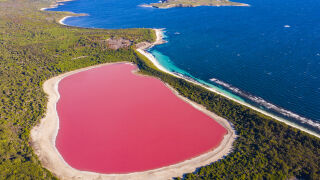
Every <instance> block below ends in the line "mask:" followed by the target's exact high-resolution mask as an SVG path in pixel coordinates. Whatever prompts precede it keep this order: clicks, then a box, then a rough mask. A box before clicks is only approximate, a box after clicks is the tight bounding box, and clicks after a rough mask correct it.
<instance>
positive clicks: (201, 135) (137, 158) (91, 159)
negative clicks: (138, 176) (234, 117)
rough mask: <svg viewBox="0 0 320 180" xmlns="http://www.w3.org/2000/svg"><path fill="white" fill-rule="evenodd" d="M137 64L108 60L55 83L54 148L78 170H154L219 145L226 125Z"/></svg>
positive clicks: (125, 171)
mask: <svg viewBox="0 0 320 180" xmlns="http://www.w3.org/2000/svg"><path fill="white" fill-rule="evenodd" d="M135 69H136V66H134V65H131V64H125V63H121V64H111V65H105V66H101V67H98V68H94V69H90V70H87V71H83V72H80V73H76V74H74V75H71V76H68V77H66V78H64V79H62V80H61V82H60V83H59V93H60V100H59V101H58V104H57V111H58V115H59V122H60V129H59V132H58V136H57V139H56V147H57V149H58V151H59V152H60V154H61V155H62V157H63V158H64V160H65V161H66V162H67V163H68V164H69V165H71V166H72V167H74V168H76V169H79V170H87V171H94V172H100V173H129V172H137V171H145V170H151V169H156V168H160V167H164V166H168V165H172V164H176V163H179V162H182V161H184V160H187V159H191V158H193V157H196V156H198V155H200V154H202V153H205V152H208V151H209V150H211V149H213V148H215V147H217V146H218V145H219V143H220V142H221V140H222V139H223V136H224V135H225V134H226V133H227V131H226V129H225V128H223V127H222V126H221V125H220V124H218V123H217V122H215V121H214V120H213V119H212V118H210V117H209V116H207V115H205V114H204V113H202V112H201V111H199V110H197V109H195V108H194V107H192V106H191V105H190V104H188V103H186V102H184V101H183V100H181V99H180V98H178V97H177V96H176V95H175V94H174V93H172V91H171V90H170V89H169V88H168V87H166V86H165V84H164V83H163V82H161V81H160V80H158V79H156V78H152V77H146V76H141V75H136V74H133V73H132V71H133V70H135Z"/></svg>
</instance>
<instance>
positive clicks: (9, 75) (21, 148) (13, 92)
mask: <svg viewBox="0 0 320 180" xmlns="http://www.w3.org/2000/svg"><path fill="white" fill-rule="evenodd" d="M45 6H48V4H46V3H41V2H39V1H35V2H34V1H31V0H25V1H24V0H17V1H7V2H1V3H0V179H54V177H53V176H52V174H51V173H50V172H49V171H47V170H45V169H44V168H42V167H41V165H40V162H39V161H38V159H37V157H36V156H35V154H34V153H33V151H32V148H31V147H30V145H29V134H30V130H31V128H32V127H33V126H35V125H36V124H37V123H38V122H39V120H40V119H41V118H42V117H43V116H44V113H45V110H46V103H47V99H46V95H45V94H44V92H43V90H42V84H43V82H44V81H45V80H47V79H49V78H50V77H53V76H56V75H58V74H60V73H63V72H66V71H70V70H74V69H78V68H81V67H85V66H91V65H94V64H98V63H104V62H114V61H124V60H126V61H132V62H135V61H136V56H135V53H134V51H133V50H132V49H131V48H130V47H128V48H126V49H119V50H111V49H108V48H107V46H106V41H105V40H106V39H109V38H118V37H122V38H125V39H128V40H130V41H131V42H132V44H133V45H134V44H135V43H138V42H142V41H150V42H151V41H153V40H154V37H155V36H154V33H153V31H151V30H149V29H129V30H93V29H84V28H72V27H64V26H61V25H59V24H57V23H55V21H56V20H57V19H59V18H61V17H62V16H64V14H63V13H54V12H41V11H37V9H39V7H45ZM81 56H84V57H82V58H77V57H81Z"/></svg>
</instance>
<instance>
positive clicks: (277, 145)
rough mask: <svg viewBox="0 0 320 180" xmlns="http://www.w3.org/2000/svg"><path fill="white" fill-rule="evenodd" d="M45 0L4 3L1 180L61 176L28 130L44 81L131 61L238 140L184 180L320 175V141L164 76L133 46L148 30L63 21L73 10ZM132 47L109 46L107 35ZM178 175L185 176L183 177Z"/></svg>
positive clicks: (42, 99)
mask: <svg viewBox="0 0 320 180" xmlns="http://www.w3.org/2000/svg"><path fill="white" fill-rule="evenodd" d="M49 5H50V2H49V1H45V0H0V179H56V177H54V175H53V174H52V173H50V172H49V171H48V170H46V169H44V168H43V167H41V164H40V162H39V160H38V159H37V157H36V155H35V154H34V153H33V150H32V148H31V146H30V144H29V143H30V139H29V138H30V137H29V133H30V130H31V128H32V127H33V126H35V125H36V124H37V123H39V121H40V119H41V118H43V116H44V114H45V111H46V103H47V97H46V94H45V93H44V92H43V90H42V84H43V83H44V81H46V80H47V79H49V78H51V77H53V76H56V75H58V74H61V73H63V72H67V71H71V70H74V69H78V68H81V67H86V66H91V65H95V64H99V63H105V62H116V61H130V62H133V63H135V64H137V65H138V67H139V68H140V70H141V73H144V74H147V75H151V76H155V77H158V78H160V79H161V80H162V81H164V82H166V83H168V84H170V85H171V86H172V87H174V88H176V89H177V91H178V92H179V93H181V94H182V95H183V96H185V97H187V98H189V99H191V100H193V101H195V102H197V103H199V104H201V105H203V106H205V107H207V108H208V109H209V110H210V111H213V112H215V113H216V114H218V115H220V116H222V117H224V118H226V119H228V120H230V121H231V122H232V123H233V125H234V128H235V129H236V131H237V134H238V138H237V140H236V141H235V143H234V150H233V152H232V153H230V154H229V155H228V156H226V157H225V158H224V159H222V160H220V161H218V162H214V163H212V164H211V165H208V166H205V167H201V168H198V169H197V170H196V171H195V172H194V173H189V174H185V175H184V177H183V179H290V178H294V177H297V178H301V179H320V140H319V139H318V138H316V137H314V136H311V135H308V134H306V133H304V132H302V131H300V130H297V129H294V128H291V127H289V126H287V125H285V124H283V123H280V122H278V121H276V120H274V119H271V118H269V117H266V116H264V115H262V114H260V113H257V112H255V111H253V110H251V109H249V108H247V107H244V106H242V105H240V104H237V103H235V102H233V101H230V100H228V99H226V98H224V97H222V96H219V95H217V94H215V93H212V92H209V91H207V90H205V89H204V88H202V87H199V86H197V85H194V84H191V83H189V82H186V81H185V80H182V79H178V78H176V77H173V76H171V75H169V74H166V73H163V72H161V71H159V70H157V68H155V67H154V66H153V65H152V64H151V62H150V61H148V60H147V59H146V58H145V57H143V56H141V55H140V54H139V53H137V52H136V51H135V50H134V45H135V44H136V43H139V42H143V41H148V42H151V41H154V39H155V34H154V32H153V31H152V30H150V29H126V30H124V29H119V30H102V29H86V28H75V27H67V26H62V25H59V24H58V23H57V21H58V19H60V18H61V17H63V16H65V15H66V14H68V13H63V12H42V11H39V9H40V7H47V6H49ZM110 38H112V39H120V38H121V39H126V40H129V41H130V42H131V43H130V46H128V47H123V48H120V49H111V48H109V47H108V43H107V42H108V41H107V40H108V39H110ZM176 179H180V178H179V177H177V178H176Z"/></svg>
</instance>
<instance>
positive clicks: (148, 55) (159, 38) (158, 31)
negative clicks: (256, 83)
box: [137, 29, 320, 138]
mask: <svg viewBox="0 0 320 180" xmlns="http://www.w3.org/2000/svg"><path fill="white" fill-rule="evenodd" d="M153 30H154V31H155V32H156V35H157V39H156V41H155V42H154V43H152V44H150V45H149V46H144V47H140V48H137V51H138V52H139V53H140V54H142V55H143V56H145V57H146V58H148V59H149V60H150V61H151V62H152V64H153V65H155V66H156V67H157V68H158V69H159V70H161V71H163V72H165V73H168V74H170V75H172V76H175V77H177V78H180V79H184V80H186V81H188V82H190V83H193V84H196V85H199V86H201V87H203V88H205V89H207V90H209V91H211V92H214V93H216V94H219V95H221V96H223V97H225V98H228V99H229V100H232V101H234V102H237V103H239V104H241V105H244V106H246V107H248V108H250V109H253V110H255V111H257V112H259V113H262V114H264V115H266V116H269V117H271V118H273V119H275V120H277V121H280V122H283V123H285V124H287V125H289V126H291V127H294V128H296V129H299V130H301V131H304V132H306V133H308V134H310V135H313V136H315V137H317V138H320V134H317V133H316V132H313V131H311V130H309V129H307V128H304V127H301V126H299V125H297V124H295V123H293V122H291V121H289V120H286V119H284V118H281V117H278V116H276V115H273V114H271V113H269V112H266V111H264V110H262V109H259V108H257V107H255V106H253V105H250V104H249V103H246V102H242V101H239V100H237V99H235V98H232V97H230V96H228V95H226V94H223V93H221V92H219V91H217V90H215V89H213V88H210V87H207V86H205V85H203V84H201V83H199V82H196V81H192V80H190V79H187V78H185V77H183V76H180V75H177V74H175V73H172V72H170V71H168V70H167V69H165V68H164V67H163V66H162V65H161V64H160V63H159V62H158V61H157V59H156V58H155V57H154V56H153V55H152V54H151V53H149V52H148V51H147V50H148V49H150V48H152V47H153V46H155V45H158V44H162V43H164V42H165V41H164V40H163V39H162V38H163V34H162V29H153Z"/></svg>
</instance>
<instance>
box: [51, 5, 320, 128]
mask: <svg viewBox="0 0 320 180" xmlns="http://www.w3.org/2000/svg"><path fill="white" fill-rule="evenodd" d="M156 1H157V0H76V1H71V2H66V3H65V5H64V6H59V7H57V8H55V9H50V10H54V11H72V12H75V13H86V14H88V16H83V17H72V18H68V19H66V21H64V23H65V24H68V25H71V26H80V27H92V28H108V29H110V28H112V29H118V28H143V27H144V28H165V35H166V40H167V41H168V43H166V44H162V45H159V46H156V47H154V48H152V49H150V52H151V53H152V54H153V55H154V56H156V58H157V59H158V61H159V62H160V63H161V64H162V65H163V66H165V67H166V68H167V69H169V70H171V71H175V72H178V73H181V74H184V75H186V76H190V77H193V78H194V79H197V80H198V81H201V82H205V83H210V84H211V85H212V86H215V87H218V88H219V89H220V90H222V91H223V90H224V91H227V92H228V93H232V94H233V95H232V96H234V97H236V98H238V99H242V100H243V101H246V102H249V103H252V104H254V105H256V106H258V107H260V108H262V109H265V110H267V111H271V112H274V113H275V114H277V115H279V116H283V117H286V118H287V119H291V120H293V121H295V122H296V123H298V124H302V125H305V126H308V127H309V128H311V129H313V130H316V131H318V132H320V124H318V123H320V1H319V0H304V1H298V0H286V1H279V0H267V1H266V0H255V1H253V0H239V1H237V2H243V3H248V4H250V5H251V6H250V7H196V8H172V9H154V8H143V7H139V5H140V4H143V3H151V2H156ZM272 105H276V106H277V107H274V106H272ZM289 111H290V112H289ZM310 124H313V125H310ZM316 125H318V126H319V127H316Z"/></svg>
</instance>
